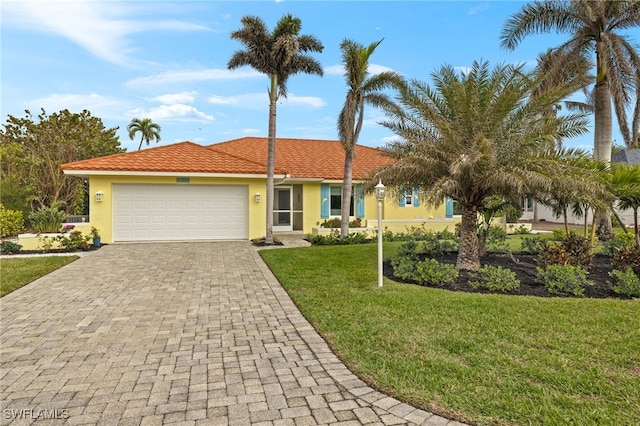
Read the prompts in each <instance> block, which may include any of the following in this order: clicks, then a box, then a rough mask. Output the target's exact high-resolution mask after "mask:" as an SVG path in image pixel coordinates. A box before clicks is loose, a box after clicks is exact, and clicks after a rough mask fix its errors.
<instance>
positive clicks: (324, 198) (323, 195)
mask: <svg viewBox="0 0 640 426" xmlns="http://www.w3.org/2000/svg"><path fill="white" fill-rule="evenodd" d="M330 206H331V201H330V200H329V184H328V183H322V184H320V217H321V218H322V219H328V218H329V209H330Z"/></svg>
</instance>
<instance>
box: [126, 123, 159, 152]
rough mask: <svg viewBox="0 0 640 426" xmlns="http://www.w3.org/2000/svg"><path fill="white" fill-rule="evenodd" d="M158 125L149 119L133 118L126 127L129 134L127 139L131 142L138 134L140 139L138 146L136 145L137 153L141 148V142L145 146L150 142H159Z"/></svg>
mask: <svg viewBox="0 0 640 426" xmlns="http://www.w3.org/2000/svg"><path fill="white" fill-rule="evenodd" d="M160 130H161V128H160V125H159V124H156V123H154V122H153V121H151V119H150V118H143V119H142V120H141V119H139V118H134V119H133V120H131V123H129V125H127V131H128V132H129V139H131V140H133V138H134V137H135V136H136V133H138V132H140V134H141V135H142V137H141V138H140V145H138V151H140V149H141V148H142V142H146V143H147V146H149V143H150V142H151V141H152V140H155V141H156V142H160Z"/></svg>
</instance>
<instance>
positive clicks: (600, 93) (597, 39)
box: [500, 0, 640, 162]
mask: <svg viewBox="0 0 640 426" xmlns="http://www.w3.org/2000/svg"><path fill="white" fill-rule="evenodd" d="M633 27H640V2H638V1H637V0H631V1H624V0H571V1H550V0H547V1H544V2H543V1H534V2H533V3H529V4H525V5H524V6H523V7H522V9H521V10H520V11H519V12H518V13H516V14H515V15H513V16H512V17H511V18H509V19H508V20H507V22H506V23H505V26H504V28H503V30H502V34H501V36H500V37H501V42H502V45H503V46H504V47H507V48H508V49H511V50H513V49H515V48H516V46H517V45H518V43H519V42H520V41H522V39H523V38H524V37H525V36H527V35H529V34H534V33H543V32H559V33H568V34H569V35H570V36H571V38H570V39H569V40H568V41H567V42H565V43H564V44H562V45H561V46H559V47H558V48H557V49H556V50H557V52H558V55H557V57H556V60H558V61H576V62H577V61H579V60H580V57H581V56H583V55H585V54H593V53H594V50H595V55H596V61H595V64H596V82H595V93H594V101H595V131H594V157H595V158H596V160H605V161H607V162H610V161H611V144H612V124H611V123H612V114H611V100H613V104H614V106H615V111H616V115H617V117H618V122H619V123H620V126H621V131H622V135H623V138H624V141H625V143H626V144H627V145H628V146H630V145H632V144H633V140H632V132H631V131H630V130H629V127H628V125H627V116H626V108H627V107H628V106H629V105H630V102H631V101H632V99H631V96H632V94H634V93H636V87H637V85H638V84H640V55H639V54H638V51H637V50H636V47H635V46H634V45H633V43H632V42H631V41H630V40H629V38H628V37H627V36H625V35H623V34H620V33H619V32H620V31H621V30H627V29H629V28H633Z"/></svg>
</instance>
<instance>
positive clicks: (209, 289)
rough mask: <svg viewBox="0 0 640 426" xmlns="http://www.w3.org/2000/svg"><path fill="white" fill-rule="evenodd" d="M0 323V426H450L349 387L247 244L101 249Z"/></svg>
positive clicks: (13, 301) (14, 302)
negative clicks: (32, 425)
mask: <svg viewBox="0 0 640 426" xmlns="http://www.w3.org/2000/svg"><path fill="white" fill-rule="evenodd" d="M1 309H2V310H1V314H2V318H1V320H2V330H1V332H0V355H1V358H0V362H1V371H0V384H1V395H0V399H1V401H2V410H3V411H2V423H3V424H8V423H13V424H29V423H40V421H43V420H44V421H45V423H47V424H69V425H72V424H121V425H128V424H131V425H149V424H169V423H180V424H192V425H193V424H212V425H219V424H223V425H226V424H231V425H243V424H256V425H315V424H353V425H359V424H425V425H446V424H450V425H454V424H459V423H457V422H453V421H448V420H446V419H444V418H442V417H438V416H434V415H432V414H430V413H427V412H424V411H421V410H416V409H415V408H413V407H411V406H409V405H406V404H402V403H399V402H398V401H397V400H395V399H392V398H389V397H387V396H385V395H383V394H381V393H378V392H376V391H374V390H372V389H371V388H369V387H367V386H366V385H365V384H364V383H363V382H362V381H360V380H359V379H357V378H356V377H355V376H354V375H353V374H351V373H350V372H349V371H348V370H347V369H346V368H345V367H344V365H343V364H342V363H340V362H339V360H338V359H337V358H336V357H335V356H334V355H333V354H332V353H331V352H330V350H329V349H328V347H327V345H326V344H325V342H324V341H323V340H322V338H320V336H318V334H317V333H316V332H315V331H314V330H313V328H312V327H311V326H310V325H309V323H308V322H307V321H306V320H305V319H304V318H303V317H302V315H301V314H300V313H299V311H298V310H297V308H296V307H295V305H294V304H293V303H292V302H291V300H290V299H289V297H288V295H287V294H286V293H285V292H284V290H283V289H282V287H281V286H280V284H279V283H278V282H277V281H276V279H275V278H274V276H273V275H272V274H271V272H270V271H269V270H268V268H267V267H266V266H265V265H264V263H263V262H262V261H261V259H260V257H259V255H258V254H257V251H256V249H255V248H254V247H252V246H251V245H250V244H249V243H248V242H213V243H212V242H209V243H172V244H120V245H110V246H106V247H103V248H102V249H100V250H99V251H97V252H95V253H91V254H90V255H89V256H86V257H83V258H81V259H79V260H77V261H75V262H73V263H71V264H70V265H67V266H65V267H64V268H62V269H59V270H57V271H55V272H53V273H52V274H50V275H48V276H46V277H43V278H41V279H39V280H38V281H36V282H34V283H32V284H30V285H28V286H26V287H24V288H22V289H20V290H18V291H16V292H14V293H12V294H9V295H8V296H5V297H4V298H2V299H1Z"/></svg>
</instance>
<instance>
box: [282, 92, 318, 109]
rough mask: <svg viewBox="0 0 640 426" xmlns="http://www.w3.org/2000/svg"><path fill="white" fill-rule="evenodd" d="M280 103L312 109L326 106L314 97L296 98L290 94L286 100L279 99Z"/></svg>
mask: <svg viewBox="0 0 640 426" xmlns="http://www.w3.org/2000/svg"><path fill="white" fill-rule="evenodd" d="M280 102H281V103H283V104H291V105H306V106H310V107H312V108H322V107H323V106H325V105H326V104H327V103H326V102H325V101H324V99H322V98H317V97H315V96H296V95H292V94H290V95H289V96H287V97H286V98H281V99H280Z"/></svg>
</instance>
